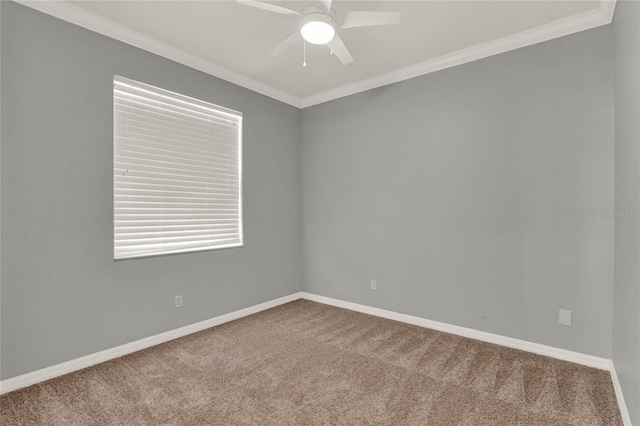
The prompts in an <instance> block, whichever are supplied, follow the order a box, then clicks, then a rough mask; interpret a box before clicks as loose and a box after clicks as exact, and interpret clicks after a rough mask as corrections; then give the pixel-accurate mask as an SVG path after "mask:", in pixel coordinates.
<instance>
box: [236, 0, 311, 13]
mask: <svg viewBox="0 0 640 426" xmlns="http://www.w3.org/2000/svg"><path fill="white" fill-rule="evenodd" d="M236 3H238V4H241V5H243V6H249V7H255V8H256V9H262V10H268V11H269V12H275V13H280V14H282V15H300V13H298V12H296V11H295V10H291V9H287V8H286V7H282V6H276V5H275V4H270V3H264V2H261V1H256V0H236Z"/></svg>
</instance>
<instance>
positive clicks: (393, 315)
mask: <svg viewBox="0 0 640 426" xmlns="http://www.w3.org/2000/svg"><path fill="white" fill-rule="evenodd" d="M301 296H302V298H303V299H306V300H311V301H313V302H318V303H324V304H326V305H331V306H336V307H338V308H344V309H349V310H351V311H355V312H361V313H363V314H369V315H374V316H376V317H381V318H387V319H390V320H394V321H399V322H403V323H406V324H411V325H417V326H418V327H425V328H430V329H432V330H438V331H443V332H445V333H451V334H455V335H458V336H462V337H468V338H470V339H475V340H480V341H483V342H488V343H494V344H496V345H501V346H506V347H508V348H513V349H519V350H522V351H526V352H531V353H534V354H538V355H544V356H548V357H551V358H556V359H560V360H563V361H569V362H573V363H576V364H581V365H586V366H588V367H593V368H598V369H600V370H607V371H609V373H610V374H611V380H612V382H613V388H614V390H615V393H616V397H617V399H618V407H619V408H620V414H621V415H622V420H623V422H624V424H625V426H632V425H631V419H630V417H629V412H628V411H627V406H626V404H625V402H624V397H623V395H622V388H621V387H620V382H619V381H618V375H617V373H616V370H615V367H614V365H613V361H612V360H610V359H607V358H600V357H597V356H593V355H586V354H582V353H580V352H574V351H569V350H566V349H560V348H556V347H553V346H547V345H542V344H540V343H533V342H528V341H526V340H520V339H515V338H513V337H506V336H501V335H499V334H493V333H488V332H486V331H480V330H474V329H472V328H467V327H461V326H458V325H452V324H447V323H444V322H439V321H433V320H428V319H425V318H420V317H415V316H412V315H407V314H401V313H398V312H393V311H387V310H385V309H380V308H374V307H371V306H367V305H360V304H358V303H353V302H346V301H344V300H339V299H333V298H331V297H326V296H319V295H317V294H312V293H307V292H302V293H301Z"/></svg>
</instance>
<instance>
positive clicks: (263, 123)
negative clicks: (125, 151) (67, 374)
mask: <svg viewBox="0 0 640 426" xmlns="http://www.w3.org/2000/svg"><path fill="white" fill-rule="evenodd" d="M1 3H2V5H1V6H0V7H2V24H1V28H2V37H1V40H2V108H1V111H2V117H1V119H2V231H3V234H2V247H3V251H2V266H3V267H2V307H1V311H2V330H1V332H2V379H7V378H10V377H13V376H16V375H19V374H22V373H26V372H30V371H33V370H35V369H38V368H42V367H47V366H50V365H53V364H56V363H59V362H63V361H67V360H70V359H73V358H76V357H79V356H82V355H86V354H89V353H93V352H96V351H99V350H103V349H106V348H111V347H113V346H116V345H120V344H123V343H127V342H130V341H133V340H136V339H139V338H143V337H147V336H150V335H153V334H156V333H160V332H163V331H166V330H170V329H174V328H177V327H180V326H183V325H186V324H190V323H193V322H196V321H199V320H204V319H208V318H211V317H214V316H217V315H220V314H223V313H226V312H230V311H234V310H236V309H239V308H244V307H247V306H250V305H253V304H256V303H260V302H264V301H266V300H271V299H274V298H277V297H280V296H284V295H288V294H291V293H293V292H296V291H299V290H300V271H299V267H298V265H299V263H300V261H299V255H298V253H299V244H300V232H299V229H300V214H299V198H298V194H299V192H300V191H299V187H298V185H299V183H298V182H299V167H298V166H299V163H298V157H299V153H298V146H299V144H298V139H299V116H300V111H299V110H298V109H296V108H293V107H291V106H287V105H285V104H283V103H280V102H277V101H275V100H272V99H269V98H267V97H265V96H262V95H259V94H256V93H254V92H251V91H249V90H245V89H242V88H240V87H237V86H234V85H233V84H230V83H227V82H224V81H222V80H219V79H216V78H213V77H211V76H208V75H205V74H203V73H200V72H198V71H195V70H193V69H190V68H187V67H185V66H182V65H179V64H177V63H174V62H172V61H169V60H166V59H163V58H160V57H158V56H155V55H153V54H150V53H147V52H144V51H142V50H139V49H136V48H134V47H131V46H128V45H125V44H123V43H120V42H117V41H114V40H112V39H109V38H107V37H104V36H101V35H98V34H96V33H93V32H90V31H87V30H84V29H81V28H79V27H76V26H73V25H71V24H68V23H65V22H63V21H60V20H58V19H55V18H52V17H50V16H47V15H44V14H41V13H39V12H35V11H33V10H31V9H28V8H26V7H24V6H21V5H17V4H15V3H7V2H1ZM114 74H118V75H122V76H124V77H128V78H131V79H134V80H138V81H142V82H145V83H149V84H152V85H156V86H159V87H162V88H165V89H168V90H173V91H177V92H180V93H183V94H186V95H189V96H193V97H196V98H200V99H203V100H207V101H211V102H213V103H216V104H220V105H223V106H226V107H229V108H232V109H235V110H238V111H242V112H243V113H244V123H245V124H244V220H245V222H244V235H245V246H244V248H240V249H229V250H220V251H208V252H201V253H196V254H186V255H174V256H165V257H157V258H149V259H142V260H130V261H119V262H114V261H113V222H112V221H113V201H112V197H113V194H112V175H113V169H112V168H113V160H112V158H113V154H112V145H113V140H112V133H113V132H112V121H113V120H112V114H113V113H112V79H113V75H114ZM176 294H182V295H183V297H184V307H183V308H181V309H174V307H173V300H174V295H176Z"/></svg>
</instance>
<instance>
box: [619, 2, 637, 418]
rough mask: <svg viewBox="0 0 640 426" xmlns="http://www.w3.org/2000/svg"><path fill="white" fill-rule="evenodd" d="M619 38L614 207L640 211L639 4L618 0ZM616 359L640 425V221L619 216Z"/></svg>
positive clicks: (632, 412) (631, 412)
mask: <svg viewBox="0 0 640 426" xmlns="http://www.w3.org/2000/svg"><path fill="white" fill-rule="evenodd" d="M613 26H614V37H615V39H614V40H615V58H616V59H615V172H616V173H615V179H616V186H615V205H616V210H618V211H620V212H623V211H624V210H630V211H638V210H640V3H638V2H630V1H619V2H618V4H617V6H616V14H615V18H614V23H613ZM613 312H614V313H613V361H614V364H615V366H616V371H617V373H618V378H619V379H620V385H621V386H622V390H623V392H624V397H625V402H626V404H627V408H628V409H629V414H630V416H631V419H632V421H633V424H638V425H640V219H639V218H638V217H633V216H621V217H618V218H616V220H615V287H614V310H613Z"/></svg>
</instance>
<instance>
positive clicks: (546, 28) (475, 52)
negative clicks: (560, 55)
mask: <svg viewBox="0 0 640 426" xmlns="http://www.w3.org/2000/svg"><path fill="white" fill-rule="evenodd" d="M615 4H616V0H601V2H600V7H599V8H598V9H592V10H590V11H587V12H584V13H580V14H578V15H574V16H570V17H568V18H564V19H560V20H557V21H554V22H551V23H549V24H545V25H541V26H538V27H535V28H532V29H529V30H526V31H521V32H519V33H515V34H512V35H509V36H506V37H502V38H499V39H496V40H491V41H488V42H486V43H480V44H477V45H475V46H472V47H468V48H466V49H462V50H458V51H456V52H452V53H449V54H446V55H442V56H439V57H437V58H433V59H429V60H427V61H423V62H419V63H417V64H415V65H410V66H408V67H404V68H400V69H397V70H394V71H390V72H387V73H384V74H380V75H377V76H374V77H370V78H366V79H364V80H360V81H356V82H354V83H349V84H346V85H344V86H341V87H337V88H335V89H330V90H327V91H324V92H320V93H316V94H314V95H311V96H307V97H305V98H303V99H302V105H301V107H302V108H307V107H310V106H313V105H317V104H321V103H324V102H328V101H331V100H334V99H338V98H343V97H345V96H349V95H354V94H356V93H360V92H364V91H366V90H371V89H375V88H377V87H381V86H386V85H388V84H392V83H398V82H400V81H403V80H408V79H410V78H414V77H419V76H421V75H425V74H430V73H432V72H436V71H440V70H443V69H446V68H451V67H455V66H457V65H462V64H466V63H468V62H473V61H477V60H479V59H484V58H488V57H490V56H493V55H497V54H500V53H505V52H508V51H511V50H515V49H519V48H521V47H526V46H531V45H533V44H537V43H542V42H544V41H548V40H552V39H555V38H560V37H564V36H566V35H570V34H574V33H577V32H580V31H585V30H588V29H591V28H595V27H599V26H601V25H606V24H610V23H611V21H612V19H613V12H614V9H615Z"/></svg>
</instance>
